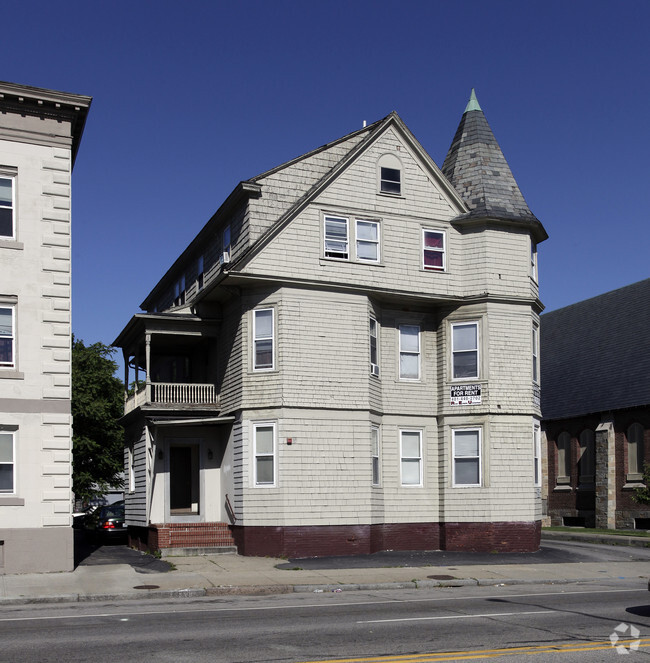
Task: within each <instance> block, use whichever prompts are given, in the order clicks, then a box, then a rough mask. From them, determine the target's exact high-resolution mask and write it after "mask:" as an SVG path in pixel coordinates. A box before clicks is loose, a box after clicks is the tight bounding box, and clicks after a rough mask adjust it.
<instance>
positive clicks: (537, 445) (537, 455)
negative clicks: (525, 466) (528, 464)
mask: <svg viewBox="0 0 650 663" xmlns="http://www.w3.org/2000/svg"><path fill="white" fill-rule="evenodd" d="M533 475H534V481H535V485H536V486H541V485H542V446H541V439H540V428H539V424H535V425H534V426H533Z"/></svg>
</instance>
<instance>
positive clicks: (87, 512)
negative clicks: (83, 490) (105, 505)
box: [72, 504, 99, 529]
mask: <svg viewBox="0 0 650 663" xmlns="http://www.w3.org/2000/svg"><path fill="white" fill-rule="evenodd" d="M98 508H99V505H98V504H91V505H90V506H87V507H86V508H85V509H82V510H81V511H75V512H74V513H73V514H72V526H73V527H74V528H75V529H83V527H84V526H85V523H86V518H88V516H91V515H92V514H93V512H94V511H96V510H97V509H98Z"/></svg>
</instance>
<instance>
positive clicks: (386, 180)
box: [380, 167, 402, 195]
mask: <svg viewBox="0 0 650 663" xmlns="http://www.w3.org/2000/svg"><path fill="white" fill-rule="evenodd" d="M380 189H381V192H382V193H395V194H397V195H399V194H400V193H402V172H401V171H400V170H397V168H383V167H382V169H381V187H380Z"/></svg>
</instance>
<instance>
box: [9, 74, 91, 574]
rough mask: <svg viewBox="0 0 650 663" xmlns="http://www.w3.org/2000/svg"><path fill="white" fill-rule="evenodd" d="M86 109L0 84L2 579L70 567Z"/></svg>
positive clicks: (85, 103)
mask: <svg viewBox="0 0 650 663" xmlns="http://www.w3.org/2000/svg"><path fill="white" fill-rule="evenodd" d="M90 102H91V99H90V97H86V96H80V95H76V94H68V93H65V92H56V91H54V90H45V89H40V88H34V87H28V86H25V85H16V84H13V83H2V82H0V573H26V572H32V571H70V570H72V568H73V536H72V527H71V525H72V523H71V504H72V478H71V469H72V430H71V425H72V421H71V415H70V397H71V384H70V369H71V356H70V343H71V331H70V325H71V320H70V258H71V256H70V207H71V198H70V178H71V174H72V167H73V165H74V160H75V155H76V153H77V150H78V148H79V142H80V140H81V135H82V133H83V129H84V124H85V122H86V116H87V113H88V109H89V107H90Z"/></svg>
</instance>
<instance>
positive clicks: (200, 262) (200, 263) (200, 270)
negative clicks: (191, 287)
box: [196, 256, 204, 290]
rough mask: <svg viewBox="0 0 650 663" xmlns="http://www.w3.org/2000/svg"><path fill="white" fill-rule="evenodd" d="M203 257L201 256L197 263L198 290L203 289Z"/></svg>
mask: <svg viewBox="0 0 650 663" xmlns="http://www.w3.org/2000/svg"><path fill="white" fill-rule="evenodd" d="M203 271H204V270H203V256H199V257H198V260H197V261H196V289H197V290H202V289H203Z"/></svg>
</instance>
